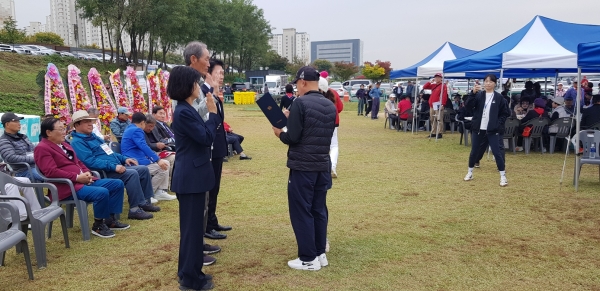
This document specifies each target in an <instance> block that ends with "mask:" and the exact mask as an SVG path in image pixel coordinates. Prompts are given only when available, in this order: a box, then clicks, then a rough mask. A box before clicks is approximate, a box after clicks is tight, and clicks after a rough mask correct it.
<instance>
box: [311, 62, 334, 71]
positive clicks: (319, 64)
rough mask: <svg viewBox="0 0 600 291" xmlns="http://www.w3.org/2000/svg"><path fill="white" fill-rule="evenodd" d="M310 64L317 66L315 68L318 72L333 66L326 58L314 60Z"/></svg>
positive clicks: (328, 69)
mask: <svg viewBox="0 0 600 291" xmlns="http://www.w3.org/2000/svg"><path fill="white" fill-rule="evenodd" d="M312 66H313V67H315V68H317V70H318V71H319V72H321V71H327V72H329V71H330V70H331V68H332V67H333V64H332V63H331V62H330V61H328V60H315V61H314V62H313V63H312Z"/></svg>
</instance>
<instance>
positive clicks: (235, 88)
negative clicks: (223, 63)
mask: <svg viewBox="0 0 600 291" xmlns="http://www.w3.org/2000/svg"><path fill="white" fill-rule="evenodd" d="M244 89H245V90H246V91H250V86H248V84H246V83H241V82H238V83H231V92H237V91H244Z"/></svg>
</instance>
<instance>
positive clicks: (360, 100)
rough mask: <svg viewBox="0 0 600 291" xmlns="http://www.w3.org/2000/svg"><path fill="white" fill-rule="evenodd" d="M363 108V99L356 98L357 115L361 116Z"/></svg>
mask: <svg viewBox="0 0 600 291" xmlns="http://www.w3.org/2000/svg"><path fill="white" fill-rule="evenodd" d="M364 108H365V99H364V98H360V97H359V98H358V115H362V114H363V109H364Z"/></svg>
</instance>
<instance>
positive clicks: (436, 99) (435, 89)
mask: <svg viewBox="0 0 600 291" xmlns="http://www.w3.org/2000/svg"><path fill="white" fill-rule="evenodd" d="M423 89H429V90H431V95H430V96H429V108H431V109H430V110H429V120H430V122H431V135H430V136H429V137H437V138H442V133H441V132H442V131H443V130H444V128H443V126H444V122H443V121H444V106H446V100H448V87H447V86H446V84H442V74H441V73H437V74H435V77H434V78H433V81H431V82H427V83H425V85H423ZM440 94H443V95H442V96H441V98H442V100H440ZM440 102H441V103H440ZM436 135H437V136H436Z"/></svg>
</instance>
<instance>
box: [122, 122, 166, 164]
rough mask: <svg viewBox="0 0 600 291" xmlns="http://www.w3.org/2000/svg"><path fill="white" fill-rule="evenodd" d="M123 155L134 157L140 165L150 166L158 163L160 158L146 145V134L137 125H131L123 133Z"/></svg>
mask: <svg viewBox="0 0 600 291" xmlns="http://www.w3.org/2000/svg"><path fill="white" fill-rule="evenodd" d="M121 153H122V154H123V155H125V156H127V157H132V158H134V159H136V160H137V161H138V163H139V164H140V165H144V166H147V165H150V164H152V163H156V162H158V160H160V158H159V157H158V155H157V154H156V153H155V152H154V151H153V150H152V149H151V148H150V147H149V146H148V144H147V143H146V134H145V133H144V131H143V130H142V129H141V128H139V127H137V126H136V125H135V124H133V123H132V124H130V125H129V126H128V127H127V129H125V132H124V133H123V139H121Z"/></svg>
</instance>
